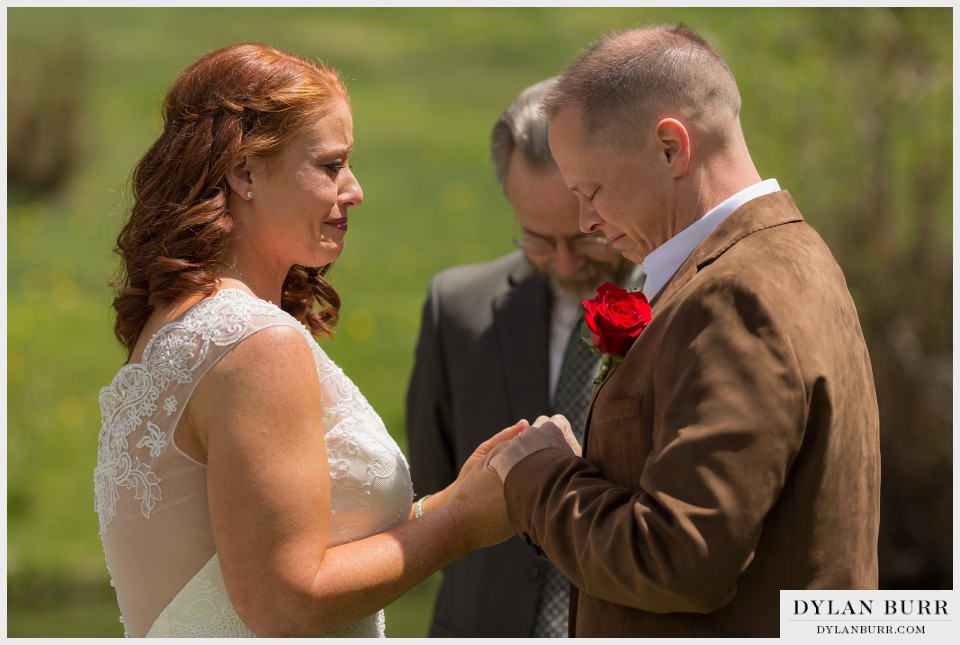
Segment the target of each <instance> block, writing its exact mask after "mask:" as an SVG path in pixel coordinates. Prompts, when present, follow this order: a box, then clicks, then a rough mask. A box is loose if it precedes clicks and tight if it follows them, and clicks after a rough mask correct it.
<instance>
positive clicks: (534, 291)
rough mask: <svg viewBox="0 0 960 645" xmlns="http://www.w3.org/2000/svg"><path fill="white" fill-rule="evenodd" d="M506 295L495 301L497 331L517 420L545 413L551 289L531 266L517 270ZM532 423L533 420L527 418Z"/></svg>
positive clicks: (546, 407) (512, 275)
mask: <svg viewBox="0 0 960 645" xmlns="http://www.w3.org/2000/svg"><path fill="white" fill-rule="evenodd" d="M507 282H508V284H507V285H506V288H505V290H504V292H503V293H501V294H500V295H499V296H498V297H497V298H495V299H494V301H493V318H494V326H493V327H494V329H495V330H496V334H497V345H498V347H499V351H500V359H501V360H500V364H501V365H503V370H504V374H503V380H504V383H506V384H507V396H508V397H509V400H510V411H511V414H512V416H513V417H514V418H515V419H520V418H523V417H524V416H529V415H530V414H533V413H534V412H533V411H538V412H536V413H537V414H546V413H547V411H548V408H549V405H550V401H549V392H548V389H549V388H548V349H547V347H548V344H549V336H550V293H549V288H548V287H547V285H546V283H545V282H544V280H543V279H541V278H540V276H539V275H538V274H537V273H536V270H535V269H534V268H533V267H532V266H530V265H529V264H526V263H524V265H523V266H521V267H520V268H518V269H517V270H515V271H514V272H513V273H512V274H511V275H510V276H509V277H508V279H507ZM528 421H530V422H531V423H533V419H528Z"/></svg>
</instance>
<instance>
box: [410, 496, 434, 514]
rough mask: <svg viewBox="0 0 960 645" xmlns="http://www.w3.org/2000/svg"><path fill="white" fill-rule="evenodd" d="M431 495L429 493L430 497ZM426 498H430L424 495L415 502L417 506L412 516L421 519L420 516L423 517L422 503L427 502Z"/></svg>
mask: <svg viewBox="0 0 960 645" xmlns="http://www.w3.org/2000/svg"><path fill="white" fill-rule="evenodd" d="M432 494H433V493H431V495H432ZM428 497H430V495H424V496H423V497H421V498H420V499H418V500H417V506H416V508H415V509H414V510H413V516H414V517H422V516H423V503H424V502H425V501H427V498H428Z"/></svg>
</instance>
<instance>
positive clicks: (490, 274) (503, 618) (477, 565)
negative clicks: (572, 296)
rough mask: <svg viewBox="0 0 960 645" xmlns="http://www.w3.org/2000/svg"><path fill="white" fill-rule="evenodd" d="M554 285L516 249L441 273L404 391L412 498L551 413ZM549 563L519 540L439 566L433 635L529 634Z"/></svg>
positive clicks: (436, 487)
mask: <svg viewBox="0 0 960 645" xmlns="http://www.w3.org/2000/svg"><path fill="white" fill-rule="evenodd" d="M549 312H550V292H549V288H548V287H547V284H546V282H545V281H544V280H542V279H541V278H540V277H539V275H538V274H537V273H536V271H535V270H534V268H533V267H532V266H531V265H530V264H529V262H527V260H526V259H525V258H524V257H523V255H522V254H521V253H520V252H514V253H511V254H509V255H506V256H503V257H501V258H499V259H497V260H494V261H492V262H488V263H486V264H480V265H472V266H460V267H454V268H451V269H447V270H445V271H443V272H441V273H439V274H437V275H436V276H435V277H434V279H433V281H432V282H431V285H430V294H429V297H428V299H427V301H426V304H425V305H424V308H423V323H422V326H421V330H420V339H419V342H418V344H417V350H416V361H415V364H414V369H413V375H412V377H411V380H410V386H409V390H408V393H407V438H408V442H409V457H410V465H411V473H412V475H413V482H414V488H415V490H416V491H417V495H418V496H420V495H424V494H426V493H431V492H434V491H437V490H439V489H441V488H443V487H444V486H447V485H448V484H450V483H451V482H452V481H453V480H454V479H456V476H457V473H458V472H459V470H460V466H461V464H463V462H464V461H466V459H467V457H468V456H470V454H471V453H472V452H473V451H474V449H475V448H476V447H477V446H478V445H479V444H480V443H482V442H483V441H485V440H486V439H488V438H489V437H490V436H491V435H493V434H495V433H496V432H498V431H500V430H501V429H503V428H505V427H507V426H509V425H512V424H513V423H515V422H516V421H518V420H519V419H521V418H526V419H528V420H530V421H531V422H532V421H533V420H534V419H535V418H536V417H537V416H538V415H540V414H544V413H545V412H548V405H549V401H548V399H549V394H548V387H549V386H548V376H547V370H548V366H547V353H548V349H547V345H548V338H549V318H550V313H549ZM545 569H546V564H545V562H544V561H543V560H541V559H539V558H537V557H536V555H534V554H533V552H532V551H531V550H530V549H529V548H527V546H526V545H524V543H523V542H522V541H521V540H520V539H519V538H516V537H514V538H511V539H510V540H508V541H507V542H505V543H503V544H500V545H497V546H494V547H490V548H487V549H481V550H480V551H475V552H473V553H471V554H469V555H467V556H466V557H464V558H462V559H460V560H458V561H457V562H454V563H453V564H451V565H450V566H448V567H447V568H446V569H445V570H444V576H443V583H442V586H441V588H440V592H439V595H438V597H437V604H436V608H435V612H434V616H433V621H432V624H431V627H430V635H431V636H465V637H481V636H514V637H529V636H531V635H532V633H533V625H534V617H535V612H536V608H537V599H538V595H539V593H540V587H541V585H542V581H543V576H544V571H545Z"/></svg>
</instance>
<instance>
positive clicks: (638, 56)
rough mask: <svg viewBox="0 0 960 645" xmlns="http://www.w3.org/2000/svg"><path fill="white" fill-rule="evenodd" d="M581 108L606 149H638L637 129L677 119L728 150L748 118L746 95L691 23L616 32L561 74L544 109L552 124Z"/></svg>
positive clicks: (582, 55)
mask: <svg viewBox="0 0 960 645" xmlns="http://www.w3.org/2000/svg"><path fill="white" fill-rule="evenodd" d="M574 106H575V107H579V108H580V109H581V110H582V112H583V117H584V125H585V127H586V129H587V132H589V133H590V134H591V135H594V136H596V137H597V138H598V139H600V140H601V141H603V142H604V143H612V142H622V144H626V145H628V146H629V145H631V144H634V143H637V141H636V138H635V137H632V136H631V133H632V132H633V131H634V129H635V128H636V124H637V123H638V122H639V123H641V124H642V123H643V122H644V121H647V120H649V119H652V118H653V117H655V116H657V115H660V114H664V113H667V114H669V113H673V114H670V115H671V116H674V117H677V118H679V119H680V120H681V121H683V122H684V125H686V126H687V127H688V128H694V129H695V130H696V131H698V132H699V133H700V135H701V136H702V137H704V138H705V139H706V140H708V141H709V140H713V141H714V142H716V143H720V144H722V143H724V142H725V140H726V138H727V137H728V136H729V135H730V134H731V132H734V131H735V128H734V127H733V126H735V125H736V124H737V123H738V120H739V117H740V91H739V89H738V88H737V82H736V79H735V78H734V76H733V73H732V72H731V71H730V68H729V67H728V66H727V64H726V63H725V62H724V60H723V58H721V56H720V54H719V53H717V51H716V50H715V49H714V48H713V47H712V46H711V45H710V44H709V43H708V42H707V41H706V40H705V39H704V38H703V37H702V36H700V35H699V34H698V33H697V32H695V31H694V30H692V29H690V28H689V27H687V26H685V25H683V24H676V25H651V26H645V27H637V28H633V29H627V30H618V31H612V32H608V33H607V34H605V35H603V36H602V37H601V38H600V39H599V40H597V41H596V42H594V43H593V44H591V45H589V46H588V47H587V48H585V49H584V50H583V51H581V52H580V54H579V55H578V56H577V57H576V59H574V61H573V62H572V63H570V65H569V66H568V67H567V68H566V69H565V70H564V71H563V73H561V74H560V76H559V77H558V79H557V82H556V83H555V84H554V85H553V86H552V87H551V89H550V90H549V91H548V92H547V94H546V96H545V97H544V98H543V102H542V107H541V110H542V113H543V116H544V118H545V119H547V120H548V121H549V120H550V119H552V118H553V117H555V116H556V115H557V114H558V113H560V112H561V111H562V110H564V109H566V108H567V107H574Z"/></svg>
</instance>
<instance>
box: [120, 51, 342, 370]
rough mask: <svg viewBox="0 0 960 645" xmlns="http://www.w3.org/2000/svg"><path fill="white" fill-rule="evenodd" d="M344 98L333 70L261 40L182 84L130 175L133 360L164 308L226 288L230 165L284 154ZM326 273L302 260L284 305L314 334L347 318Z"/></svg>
mask: <svg viewBox="0 0 960 645" xmlns="http://www.w3.org/2000/svg"><path fill="white" fill-rule="evenodd" d="M340 101H344V102H346V103H347V104H348V105H349V97H348V95H347V90H346V87H345V84H344V82H343V80H342V79H341V77H340V76H339V74H337V72H336V71H335V70H334V69H333V68H331V67H329V66H327V65H325V64H323V63H321V62H315V61H313V60H310V59H307V58H302V57H300V56H296V55H293V54H290V53H287V52H284V51H280V50H278V49H275V48H274V47H271V46H269V45H263V44H259V43H244V44H238V45H231V46H228V47H224V48H221V49H218V50H216V51H213V52H210V53H208V54H206V55H205V56H203V57H201V58H200V59H199V60H197V61H196V62H194V63H193V64H192V65H190V66H189V67H188V68H187V69H186V70H184V71H183V72H182V73H181V74H180V75H179V77H178V78H177V79H176V81H174V83H173V85H172V86H171V88H170V90H169V92H168V93H167V96H166V98H165V99H164V102H163V109H162V114H163V121H164V125H163V130H162V132H161V133H160V135H159V137H158V138H157V140H156V141H155V142H154V143H153V145H152V146H151V147H150V148H149V150H147V152H146V154H144V156H143V157H142V158H141V159H140V161H139V162H138V163H137V165H136V167H135V168H134V170H133V173H132V175H131V194H132V195H133V205H132V207H131V209H130V213H129V217H128V219H127V221H126V223H125V224H124V226H123V229H122V230H121V232H120V234H119V236H118V238H117V246H116V248H115V249H114V252H115V253H117V254H118V255H119V256H120V257H121V259H122V261H121V263H120V267H119V269H118V271H117V276H116V277H115V279H114V280H112V281H111V286H113V287H114V288H115V290H116V297H115V298H114V301H113V307H114V309H115V311H116V322H115V324H114V333H115V334H116V336H117V339H118V340H119V341H120V343H121V344H122V345H123V346H124V347H126V349H127V352H128V358H129V354H130V353H132V351H133V348H134V345H135V344H136V342H137V337H138V336H139V335H140V333H141V331H142V329H143V326H144V324H146V321H147V319H148V318H149V316H150V314H151V312H152V311H153V309H154V308H156V307H159V306H162V305H166V304H169V303H172V302H174V301H177V300H179V299H180V298H183V297H185V296H188V295H193V294H197V293H202V294H204V295H211V294H212V293H213V292H214V291H215V290H216V284H217V274H218V272H219V270H221V269H222V268H223V265H222V264H221V261H222V260H223V258H224V255H225V252H226V249H227V242H228V240H229V236H230V232H231V231H232V229H233V224H234V221H233V217H232V215H231V213H230V208H229V195H230V190H231V189H230V186H229V185H228V183H227V179H226V175H227V171H228V169H229V168H230V167H231V164H233V163H235V162H236V161H237V160H239V159H242V158H243V156H244V155H256V156H260V157H270V156H272V155H275V154H277V153H278V152H280V151H281V150H282V149H283V148H284V146H286V145H287V144H288V143H290V141H292V140H293V139H294V138H295V137H296V136H297V135H299V134H300V133H301V132H302V131H303V129H304V128H305V127H307V126H309V125H311V124H313V123H315V122H316V121H317V120H318V119H320V118H322V117H323V116H324V115H325V114H327V113H329V112H330V111H331V110H332V109H333V108H334V107H335V106H336V104H337V103H338V102H340ZM328 269H329V265H327V266H326V267H322V268H308V267H302V266H294V267H293V268H292V269H291V270H290V273H289V274H288V275H287V278H286V281H285V282H284V284H283V299H282V302H281V307H282V308H283V309H284V310H286V311H287V312H288V313H290V314H291V315H293V316H294V317H295V318H297V319H298V320H300V322H302V323H303V324H304V325H305V326H307V327H308V328H309V329H310V331H311V332H312V333H313V334H314V335H316V334H320V333H327V334H329V333H330V332H331V330H332V328H333V326H334V325H336V323H337V320H338V316H339V314H338V312H339V308H340V298H339V296H338V295H337V292H336V291H335V290H334V289H333V287H332V286H330V284H329V283H328V282H327V281H326V280H325V279H324V275H325V274H326V272H327V270H328ZM315 305H319V307H318V308H315Z"/></svg>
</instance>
